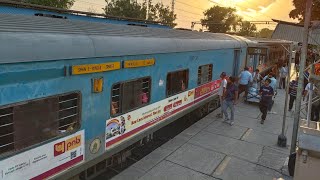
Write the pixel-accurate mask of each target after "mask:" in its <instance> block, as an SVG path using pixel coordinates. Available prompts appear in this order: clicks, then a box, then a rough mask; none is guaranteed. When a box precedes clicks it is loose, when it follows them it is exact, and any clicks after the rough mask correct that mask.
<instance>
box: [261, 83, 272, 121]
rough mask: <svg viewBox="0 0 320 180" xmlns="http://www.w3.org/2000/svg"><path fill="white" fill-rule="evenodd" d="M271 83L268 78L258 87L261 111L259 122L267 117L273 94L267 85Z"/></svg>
mask: <svg viewBox="0 0 320 180" xmlns="http://www.w3.org/2000/svg"><path fill="white" fill-rule="evenodd" d="M270 83H271V80H270V79H266V81H265V83H264V85H263V86H262V87H261V88H260V91H259V94H260V97H261V100H260V105H259V108H260V111H261V113H262V116H261V124H263V123H264V121H265V120H266V117H267V112H268V107H269V106H270V104H271V103H272V97H273V95H274V91H273V88H272V87H271V86H270V85H269V84H270Z"/></svg>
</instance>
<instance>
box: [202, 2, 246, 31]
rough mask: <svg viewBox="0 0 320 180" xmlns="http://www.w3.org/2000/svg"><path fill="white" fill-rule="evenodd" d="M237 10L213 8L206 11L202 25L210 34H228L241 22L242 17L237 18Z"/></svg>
mask: <svg viewBox="0 0 320 180" xmlns="http://www.w3.org/2000/svg"><path fill="white" fill-rule="evenodd" d="M235 13H236V9H234V8H230V7H221V6H213V7H211V8H210V9H208V10H206V11H205V12H204V13H203V14H204V16H205V18H204V19H201V24H202V25H203V26H206V27H207V28H208V29H209V31H210V32H213V33H226V32H228V31H230V30H231V29H233V30H234V31H235V30H236V26H237V25H238V24H239V22H241V17H239V16H237V15H236V14H235Z"/></svg>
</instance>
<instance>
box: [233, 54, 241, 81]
mask: <svg viewBox="0 0 320 180" xmlns="http://www.w3.org/2000/svg"><path fill="white" fill-rule="evenodd" d="M239 65H240V49H236V50H234V60H233V74H232V75H233V76H238V74H239Z"/></svg>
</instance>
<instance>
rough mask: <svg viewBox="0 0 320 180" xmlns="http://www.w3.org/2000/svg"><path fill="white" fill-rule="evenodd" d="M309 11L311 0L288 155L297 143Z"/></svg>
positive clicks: (307, 8)
mask: <svg viewBox="0 0 320 180" xmlns="http://www.w3.org/2000/svg"><path fill="white" fill-rule="evenodd" d="M311 9H312V0H307V5H306V15H305V18H304V29H303V42H302V49H301V60H300V69H299V81H298V90H297V98H296V102H295V104H296V107H295V112H294V123H293V132H292V141H291V149H290V153H293V152H295V151H296V143H297V136H298V129H299V120H300V111H301V98H302V91H303V88H304V87H303V80H304V76H303V73H304V69H305V64H306V58H307V50H308V36H309V25H310V19H311Z"/></svg>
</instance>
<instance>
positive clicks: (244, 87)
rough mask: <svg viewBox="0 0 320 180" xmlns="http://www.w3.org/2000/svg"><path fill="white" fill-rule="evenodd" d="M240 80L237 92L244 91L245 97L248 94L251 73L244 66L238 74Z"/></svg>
mask: <svg viewBox="0 0 320 180" xmlns="http://www.w3.org/2000/svg"><path fill="white" fill-rule="evenodd" d="M239 78H240V80H239V94H241V93H242V92H243V91H244V92H245V93H244V97H247V94H248V88H249V87H248V86H249V83H251V82H252V79H253V78H252V74H251V73H250V72H249V68H248V67H245V68H244V71H242V72H241V74H240V76H239Z"/></svg>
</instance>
